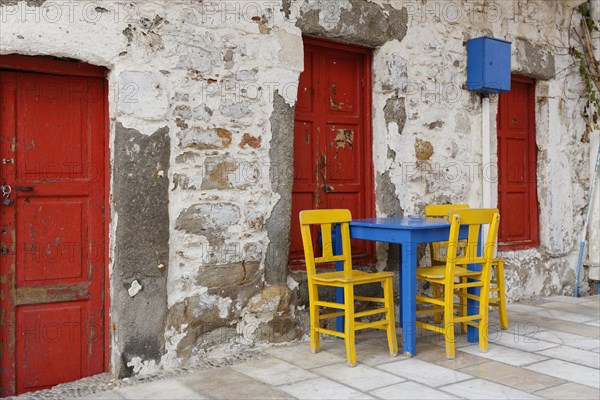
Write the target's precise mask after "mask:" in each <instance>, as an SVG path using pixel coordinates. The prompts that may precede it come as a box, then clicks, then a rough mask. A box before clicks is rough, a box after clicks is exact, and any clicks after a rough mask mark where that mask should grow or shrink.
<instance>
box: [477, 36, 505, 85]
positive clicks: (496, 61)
mask: <svg viewBox="0 0 600 400" xmlns="http://www.w3.org/2000/svg"><path fill="white" fill-rule="evenodd" d="M510 48H511V42H508V41H506V40H501V39H495V38H491V37H488V36H482V37H478V38H475V39H471V40H469V41H468V42H467V90H472V91H475V92H483V93H502V92H506V91H509V90H510Z"/></svg>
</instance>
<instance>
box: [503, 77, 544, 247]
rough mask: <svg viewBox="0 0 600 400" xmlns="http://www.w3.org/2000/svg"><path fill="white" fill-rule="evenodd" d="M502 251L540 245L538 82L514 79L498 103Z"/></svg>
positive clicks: (522, 78)
mask: <svg viewBox="0 0 600 400" xmlns="http://www.w3.org/2000/svg"><path fill="white" fill-rule="evenodd" d="M497 125H498V208H499V209H500V214H501V215H502V219H501V220H500V231H499V234H498V237H499V241H500V249H503V250H508V249H518V248H526V247H534V246H537V244H538V243H539V230H538V221H539V220H538V204H537V185H536V168H537V162H536V152H537V146H536V143H535V81H534V80H533V79H530V78H525V77H518V76H513V77H512V79H511V90H510V92H507V93H503V94H501V95H500V97H499V103H498V117H497Z"/></svg>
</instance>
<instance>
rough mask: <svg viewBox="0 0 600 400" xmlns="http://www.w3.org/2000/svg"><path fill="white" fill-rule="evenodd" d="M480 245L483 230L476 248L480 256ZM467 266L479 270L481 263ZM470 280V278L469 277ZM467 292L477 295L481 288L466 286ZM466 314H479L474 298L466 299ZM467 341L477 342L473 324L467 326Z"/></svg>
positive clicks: (477, 334)
mask: <svg viewBox="0 0 600 400" xmlns="http://www.w3.org/2000/svg"><path fill="white" fill-rule="evenodd" d="M482 246H483V232H479V247H478V249H477V255H478V256H481V254H482ZM468 268H469V269H470V270H471V271H481V264H469V266H468ZM469 280H471V279H469ZM467 292H468V293H470V294H472V295H474V296H477V297H479V293H480V292H481V288H479V287H472V288H468V289H467ZM467 314H468V315H475V314H479V302H478V301H475V300H471V299H468V300H467ZM467 341H468V342H469V343H477V342H479V330H478V329H477V328H475V327H474V326H471V325H468V326H467Z"/></svg>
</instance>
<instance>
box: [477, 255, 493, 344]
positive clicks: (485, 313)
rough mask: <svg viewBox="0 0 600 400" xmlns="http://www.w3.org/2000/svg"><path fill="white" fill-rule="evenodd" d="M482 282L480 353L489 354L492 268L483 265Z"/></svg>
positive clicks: (480, 296) (480, 295) (480, 297)
mask: <svg viewBox="0 0 600 400" xmlns="http://www.w3.org/2000/svg"><path fill="white" fill-rule="evenodd" d="M483 268H484V270H483V272H482V276H481V280H482V281H483V287H482V288H481V292H480V294H479V324H478V325H479V326H478V328H479V351H480V352H482V353H487V351H488V325H489V315H490V311H489V309H490V307H489V305H490V272H491V269H492V267H491V266H490V265H489V264H487V265H483Z"/></svg>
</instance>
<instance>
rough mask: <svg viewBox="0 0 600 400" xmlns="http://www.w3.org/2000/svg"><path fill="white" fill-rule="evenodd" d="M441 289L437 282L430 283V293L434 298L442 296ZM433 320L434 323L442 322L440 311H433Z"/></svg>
mask: <svg viewBox="0 0 600 400" xmlns="http://www.w3.org/2000/svg"><path fill="white" fill-rule="evenodd" d="M441 289H443V288H442V287H441V285H438V284H437V283H432V284H431V295H432V296H433V298H434V299H441V298H442V291H441ZM433 322H435V323H436V324H439V323H440V322H442V312H441V311H436V312H434V313H433Z"/></svg>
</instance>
